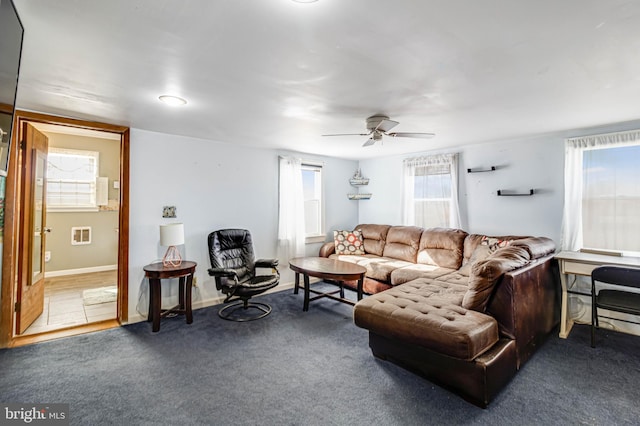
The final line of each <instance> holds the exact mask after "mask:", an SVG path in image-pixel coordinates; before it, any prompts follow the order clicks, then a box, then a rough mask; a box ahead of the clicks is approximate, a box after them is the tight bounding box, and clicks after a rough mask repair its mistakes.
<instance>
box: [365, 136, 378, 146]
mask: <svg viewBox="0 0 640 426" xmlns="http://www.w3.org/2000/svg"><path fill="white" fill-rule="evenodd" d="M374 143H376V141H375V140H373V138H369V139H367V141H366V142H365V143H364V144H362V146H371V145H373V144H374Z"/></svg>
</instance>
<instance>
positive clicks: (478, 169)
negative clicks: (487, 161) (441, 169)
mask: <svg viewBox="0 0 640 426" xmlns="http://www.w3.org/2000/svg"><path fill="white" fill-rule="evenodd" d="M495 171H496V166H491V167H490V168H486V169H481V168H477V169H467V173H484V172H495Z"/></svg>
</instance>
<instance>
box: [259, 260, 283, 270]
mask: <svg viewBox="0 0 640 426" xmlns="http://www.w3.org/2000/svg"><path fill="white" fill-rule="evenodd" d="M255 265H256V268H273V269H276V268H277V266H278V259H258V260H256V264H255Z"/></svg>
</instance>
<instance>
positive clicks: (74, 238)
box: [71, 226, 91, 246]
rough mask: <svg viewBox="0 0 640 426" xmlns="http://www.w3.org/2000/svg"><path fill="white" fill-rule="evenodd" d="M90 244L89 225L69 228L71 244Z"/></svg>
mask: <svg viewBox="0 0 640 426" xmlns="http://www.w3.org/2000/svg"><path fill="white" fill-rule="evenodd" d="M82 244H91V227H90V226H74V227H72V228H71V245H72V246H78V245H82Z"/></svg>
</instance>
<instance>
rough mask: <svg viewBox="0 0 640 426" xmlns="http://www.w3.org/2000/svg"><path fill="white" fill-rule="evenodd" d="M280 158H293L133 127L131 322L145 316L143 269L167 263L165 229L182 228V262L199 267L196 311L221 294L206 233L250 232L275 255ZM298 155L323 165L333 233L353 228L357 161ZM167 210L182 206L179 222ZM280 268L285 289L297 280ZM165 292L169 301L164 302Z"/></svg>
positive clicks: (172, 290) (310, 250)
mask: <svg viewBox="0 0 640 426" xmlns="http://www.w3.org/2000/svg"><path fill="white" fill-rule="evenodd" d="M281 154H284V155H286V154H292V153H286V152H278V151H273V150H264V149H256V148H248V147H241V146H237V145H232V144H226V143H220V142H214V141H210V140H202V139H194V138H188V137H182V136H175V135H167V134H162V133H154V132H149V131H145V130H139V129H131V172H130V173H131V178H130V182H131V188H130V236H129V249H130V256H129V319H130V321H131V322H133V321H137V320H140V319H142V318H141V317H140V315H139V314H138V312H136V305H137V304H138V300H139V298H140V296H142V297H143V299H144V302H143V303H142V312H144V309H146V306H147V305H146V303H148V302H147V300H148V288H147V286H148V283H147V281H146V280H145V279H144V271H143V269H142V268H143V267H144V265H146V264H148V263H150V262H152V261H154V260H158V259H161V258H162V256H163V254H164V251H165V250H166V248H164V247H160V246H159V225H160V224H163V223H170V222H183V223H184V228H185V245H184V247H183V255H184V258H186V259H189V260H193V261H195V262H197V263H198V267H197V268H196V278H197V281H198V287H197V289H196V292H197V296H196V306H197V305H198V302H200V304H205V305H206V304H207V302H211V301H216V300H217V299H218V298H219V296H221V295H220V294H219V293H218V292H217V290H216V289H215V283H214V281H213V279H212V278H210V277H209V276H208V274H207V269H208V268H209V267H210V265H209V258H208V247H207V235H208V234H209V233H210V232H211V231H214V230H216V229H221V228H231V227H238V228H246V229H249V230H250V231H251V233H252V236H253V242H254V246H255V247H254V248H255V252H256V256H257V257H260V258H274V257H276V240H277V233H278V229H277V228H278V155H281ZM293 155H298V156H300V157H301V158H303V159H305V160H310V161H315V162H321V163H323V164H324V169H323V170H324V178H325V181H324V183H325V203H326V204H325V210H326V217H325V225H326V229H327V233H329V232H330V231H332V230H333V229H336V228H346V229H351V228H353V226H355V225H356V224H357V219H358V205H357V203H355V202H353V201H349V200H348V199H347V197H346V193H347V192H349V190H350V186H349V183H348V179H349V177H350V176H351V175H352V174H353V172H354V170H355V169H356V167H357V162H355V161H351V160H341V159H335V158H329V157H319V156H311V155H306V154H293ZM163 206H176V207H177V218H176V219H163V218H162V207H163ZM319 246H320V244H319V243H318V244H310V245H307V254H308V255H317V252H318V248H319ZM281 262H282V261H281ZM280 271H281V273H282V280H281V285H286V284H287V283H290V282H292V280H293V274H292V272H291V271H289V270H288V269H286V266H284V267H281V268H280ZM176 287H177V286H176V285H174V283H170V282H166V283H163V304H164V303H165V302H166V303H167V304H170V302H171V300H173V299H176V298H177V293H176ZM165 295H170V296H169V297H166V298H165V297H164V296H165ZM168 299H171V300H168ZM198 299H199V300H198ZM203 302H204V303H203ZM301 303H302V301H301ZM300 306H301V307H302V304H301V305H300ZM142 312H141V313H142Z"/></svg>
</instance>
